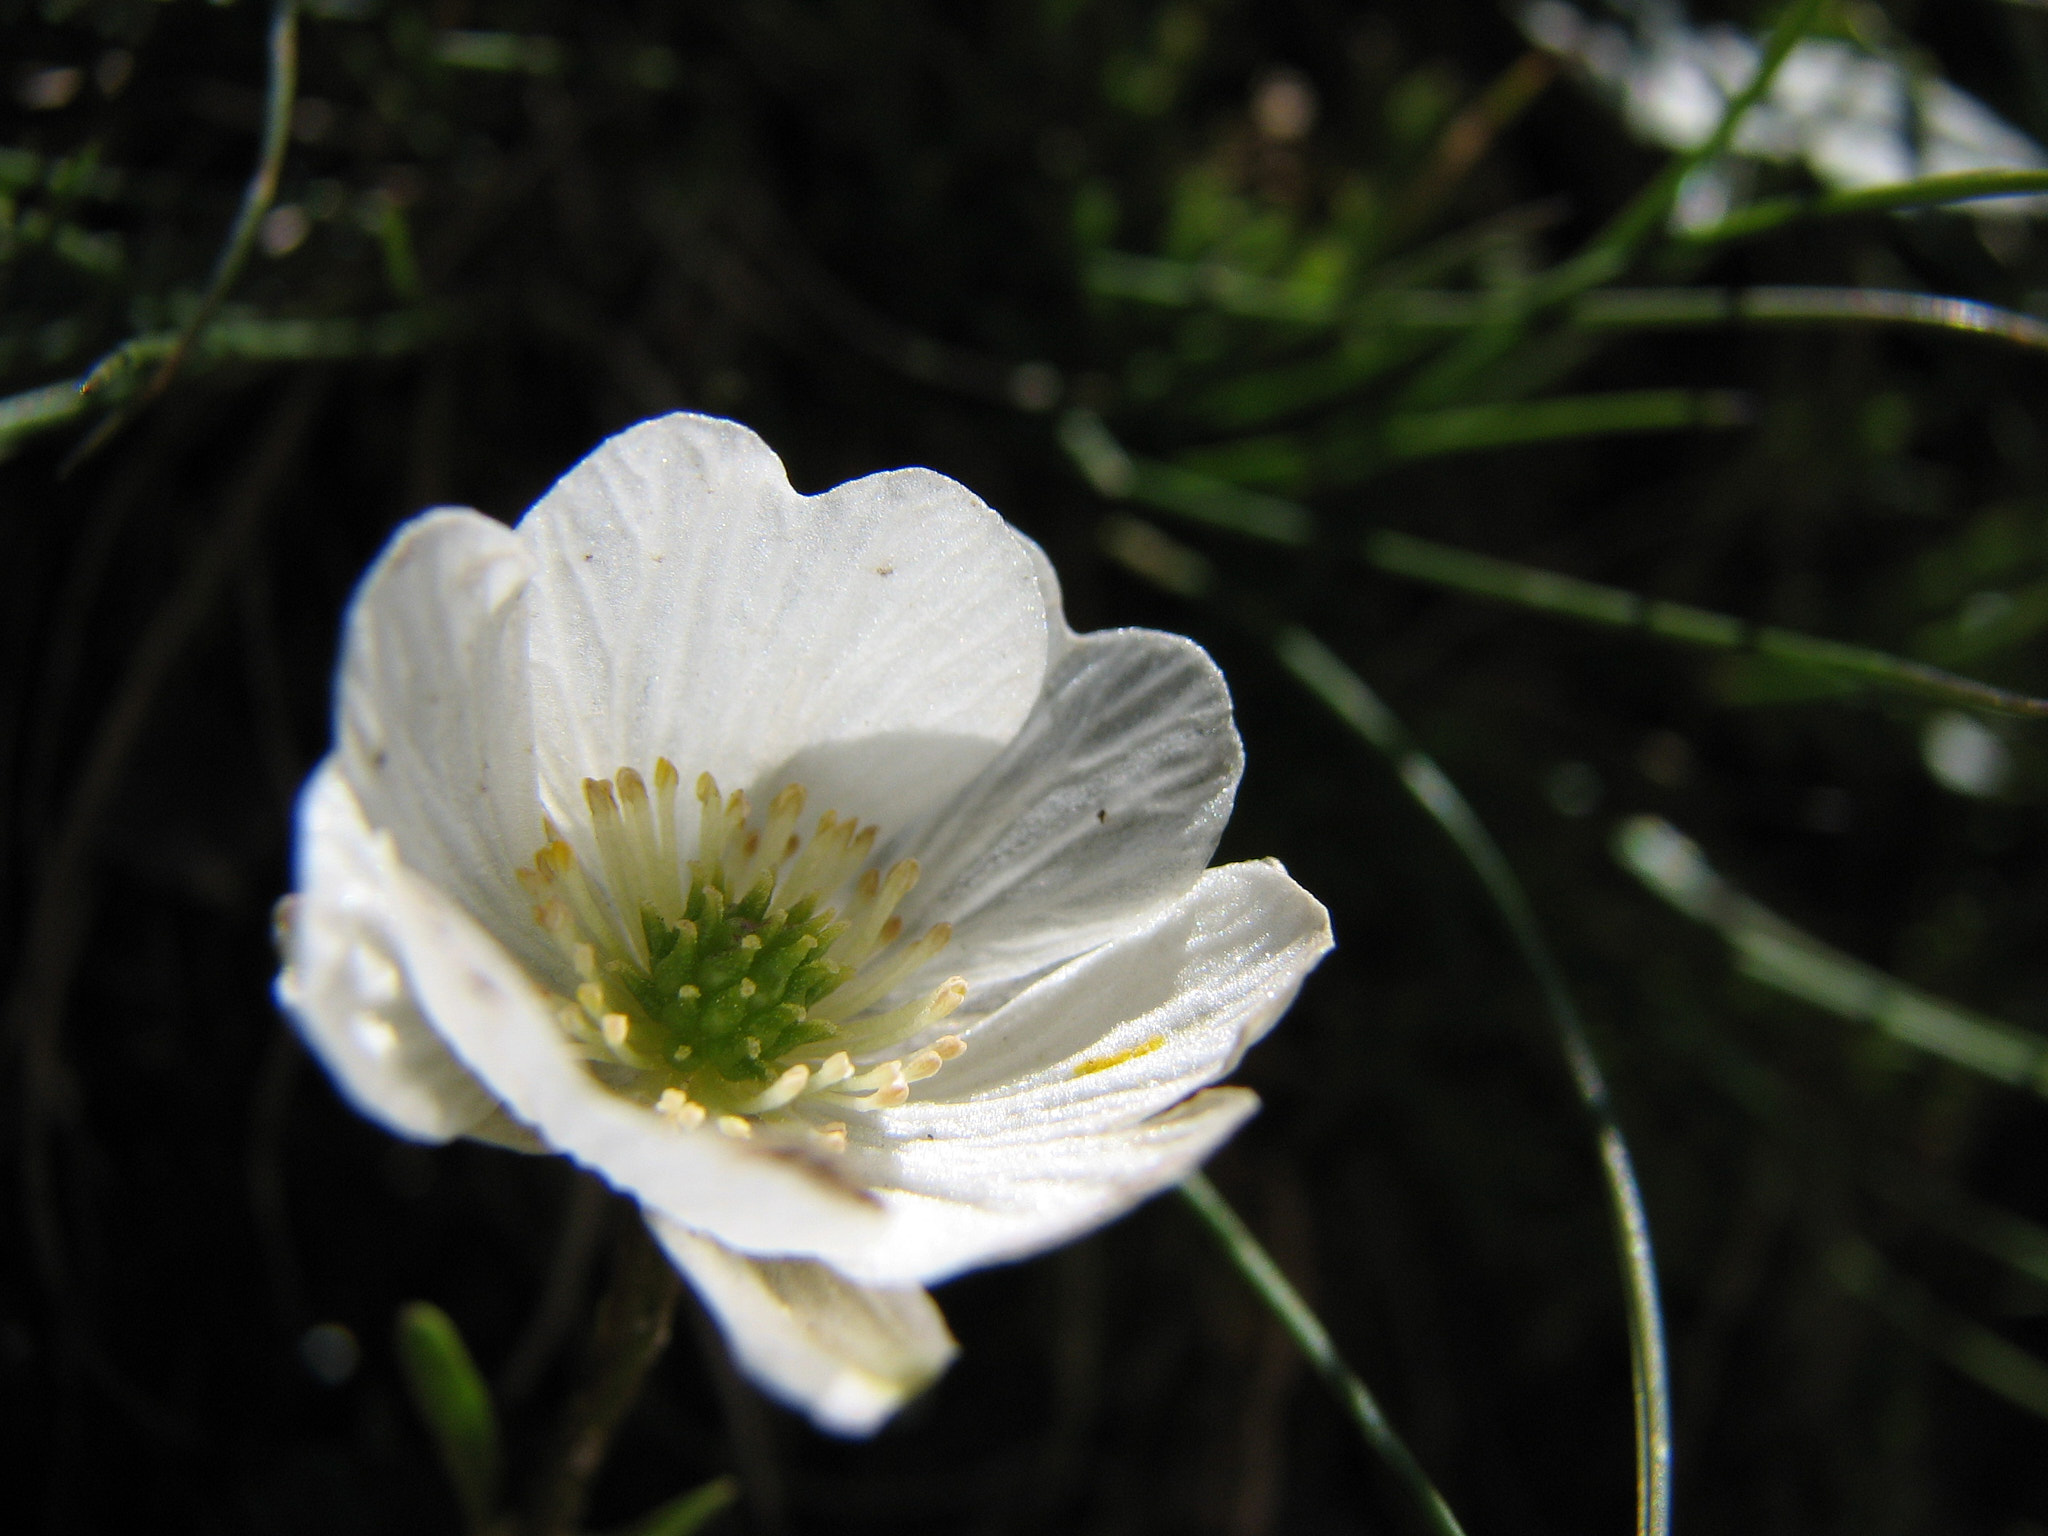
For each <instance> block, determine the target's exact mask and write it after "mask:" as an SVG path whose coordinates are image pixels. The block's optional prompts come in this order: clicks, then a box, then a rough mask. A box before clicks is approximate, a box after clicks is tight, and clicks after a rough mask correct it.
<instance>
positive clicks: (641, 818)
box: [613, 768, 683, 923]
mask: <svg viewBox="0 0 2048 1536" xmlns="http://www.w3.org/2000/svg"><path fill="white" fill-rule="evenodd" d="M613 782H614V783H615V784H617V785H618V787H619V810H620V811H621V813H622V814H623V815H624V817H625V822H626V831H627V833H628V834H629V835H628V838H627V842H628V845H629V851H630V852H631V854H632V857H633V863H634V865H635V866H636V870H637V873H638V875H639V880H640V888H641V889H642V890H643V891H645V892H646V894H647V898H648V901H649V903H650V904H651V905H652V906H653V907H654V909H655V911H657V912H659V913H660V914H661V916H662V917H664V918H666V919H667V920H668V921H669V922H671V923H673V922H675V921H676V919H678V918H679V917H681V916H682V915H683V890H682V883H681V880H680V879H679V878H678V875H677V871H676V863H675V860H674V859H672V858H671V859H664V858H663V857H662V856H661V855H662V849H661V844H662V842H663V839H662V837H661V834H660V831H659V828H658V826H657V824H656V822H655V819H654V807H653V806H652V805H651V804H649V803H648V799H647V785H646V782H645V781H644V780H642V779H641V777H640V775H639V774H637V773H635V772H634V771H633V770H632V769H631V768H621V769H620V770H619V772H618V775H617V777H616V778H615V779H614V780H613ZM632 915H633V916H635V917H637V916H638V915H639V914H638V913H634V914H632Z"/></svg>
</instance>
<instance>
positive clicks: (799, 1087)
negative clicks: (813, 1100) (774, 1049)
mask: <svg viewBox="0 0 2048 1536" xmlns="http://www.w3.org/2000/svg"><path fill="white" fill-rule="evenodd" d="M810 1080H811V1069H810V1068H809V1067H806V1066H803V1065H801V1064H799V1065H797V1066H794V1067H791V1068H790V1069H789V1070H788V1071H787V1072H785V1073H783V1074H782V1076H780V1077H778V1078H777V1079H776V1080H775V1081H774V1082H773V1083H772V1084H770V1085H769V1086H768V1087H767V1088H766V1089H764V1090H763V1091H762V1092H760V1093H757V1094H755V1095H754V1097H753V1098H751V1099H746V1100H743V1101H742V1102H740V1103H739V1104H737V1105H735V1106H734V1107H735V1108H737V1109H738V1110H740V1111H741V1112H742V1113H744V1114H749V1115H765V1114H766V1113H768V1111H769V1110H771V1109H780V1108H782V1106H783V1105H785V1104H787V1103H789V1102H790V1101H791V1100H792V1099H795V1098H796V1097H797V1096H798V1095H799V1094H801V1093H802V1092H803V1091H804V1085H805V1084H807V1083H809V1082H810Z"/></svg>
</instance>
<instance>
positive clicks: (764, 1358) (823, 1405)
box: [653, 1219, 959, 1435]
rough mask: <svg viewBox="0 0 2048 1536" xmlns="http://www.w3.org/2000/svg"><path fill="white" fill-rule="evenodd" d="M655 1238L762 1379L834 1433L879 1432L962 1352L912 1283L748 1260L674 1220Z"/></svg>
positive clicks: (799, 1262)
mask: <svg viewBox="0 0 2048 1536" xmlns="http://www.w3.org/2000/svg"><path fill="white" fill-rule="evenodd" d="M653 1226H654V1233H655V1235H656V1236H657V1237H658V1238H660V1240H661V1245H662V1247H663V1248H665V1249H667V1250H668V1254H669V1257H670V1258H672V1259H673V1260H674V1261H675V1264H676V1267H677V1268H678V1269H680V1270H681V1271H682V1272H683V1274H684V1275H685V1276H687V1277H688V1279H689V1281H690V1284H691V1285H692V1286H694V1287H695V1288H696V1291H697V1295H698V1296H699V1297H700V1298H701V1299H702V1300H703V1302H704V1305H705V1306H706V1307H707V1308H709V1309H710V1312H711V1315H712V1316H713V1317H714V1318H716V1319H717V1321H718V1326H719V1329H720V1331H721V1332H723V1333H724V1335H725V1340H726V1343H727V1345H728V1346H729V1347H730V1348H731V1350H732V1353H733V1356H734V1358H735V1359H736V1360H737V1361H738V1362H739V1364H740V1367H741V1369H743V1370H744V1371H745V1372H746V1373H747V1374H748V1375H749V1376H750V1377H752V1378H753V1379H754V1381H755V1382H756V1383H758V1384H759V1385H761V1386H762V1387H764V1388H766V1389H767V1390H768V1391H769V1392H771V1393H773V1394H774V1395H775V1396H776V1397H779V1398H781V1399H782V1400H783V1401H784V1402H785V1403H788V1404H789V1405H790V1406H791V1407H793V1408H796V1409H799V1410H801V1411H802V1412H804V1413H806V1414H808V1415H810V1417H811V1419H812V1421H813V1422H815V1423H816V1424H817V1425H818V1427H819V1428H820V1429H825V1430H829V1431H831V1432H832V1433H833V1434H835V1435H871V1434H873V1433H874V1432H875V1431H876V1430H878V1429H880V1428H881V1427H882V1424H883V1423H884V1421H886V1420H887V1419H888V1418H889V1416H890V1415H891V1414H893V1413H894V1412H895V1411H896V1410H897V1409H898V1408H900V1407H901V1406H902V1405H903V1404H904V1403H905V1402H907V1401H908V1400H909V1399H910V1398H912V1397H915V1396H916V1395H917V1394H918V1393H919V1392H922V1391H923V1390H924V1389H925V1388H926V1387H927V1386H929V1385H930V1384H931V1383H932V1382H933V1381H934V1380H936V1379H937V1377H938V1375H939V1373H940V1372H941V1371H943V1370H945V1368H946V1367H947V1366H948V1365H950V1364H951V1363H952V1361H953V1357H954V1356H955V1355H956V1354H958V1353H959V1346H958V1345H957V1344H955V1343H954V1342H953V1335H952V1334H951V1333H950V1332H949V1331H948V1330H947V1328H946V1320H945V1318H944V1317H942V1316H941V1315H940V1313H939V1309H938V1307H937V1306H935V1305H934V1304H933V1302H932V1299H931V1297H930V1296H928V1295H926V1294H925V1293H924V1291H923V1290H921V1289H920V1288H919V1287H917V1286H914V1285H906V1286H887V1287H874V1286H864V1285H856V1284H854V1283H853V1282H852V1281H850V1280H848V1279H846V1278H845V1277H844V1276H843V1275H840V1274H838V1273H837V1272H835V1271H834V1270H832V1269H830V1268H828V1267H827V1266H825V1265H823V1264H819V1263H815V1262H813V1261H810V1260H806V1259H750V1258H747V1257H745V1256H744V1255H741V1254H737V1253H734V1252H733V1251H732V1250H730V1249H728V1248H723V1247H721V1246H720V1245H718V1244H717V1243H714V1242H712V1241H711V1240H710V1239H709V1238H706V1237H702V1236H699V1235H698V1234H697V1233H695V1232H692V1231H690V1230H689V1229H688V1228H685V1227H680V1226H677V1225H676V1224H675V1223H674V1222H672V1221H662V1220H659V1219H657V1220H656V1221H655V1222H654V1223H653Z"/></svg>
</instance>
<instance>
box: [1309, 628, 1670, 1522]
mask: <svg viewBox="0 0 2048 1536" xmlns="http://www.w3.org/2000/svg"><path fill="white" fill-rule="evenodd" d="M1274 652H1275V654H1276V655H1277V656H1278V657H1279V660H1280V663H1281V665H1282V666H1284V667H1285V668H1286V669H1287V670H1288V671H1289V672H1290V673H1292V674H1293V676H1294V677H1295V679H1296V680H1297V681H1299V682H1300V683H1301V684H1302V685H1303V686H1304V687H1306V688H1307V689H1308V690H1309V692H1310V693H1311V694H1313V695H1314V696H1315V697H1316V698H1317V699H1319V700H1321V701H1322V703H1323V704H1324V705H1325V706H1326V707H1327V708H1328V709H1329V710H1330V711H1331V713H1333V714H1334V715H1336V716H1337V718H1338V719H1340V720H1342V721H1343V722H1344V723H1345V724H1346V725H1348V726H1349V727H1351V729H1352V730H1353V731H1354V732H1355V733H1356V734H1357V735H1358V736H1360V737H1361V738H1363V739H1364V740H1365V741H1367V742H1368V743H1370V744H1371V745H1372V746H1373V747H1375V748H1376V749H1378V750H1379V751H1380V753H1381V754H1382V755H1384V756H1385V757H1386V758H1387V759H1388V761H1389V762H1390V763H1392V764H1393V766H1394V768H1395V771H1396V772H1397V773H1398V774H1399V776H1400V779H1401V782H1402V784H1403V785H1404V786H1406V788H1407V790H1408V792H1409V794H1411V795H1412V796H1413V797H1414V798H1415V800H1416V801H1417V802H1418V803H1419V804H1420V805H1421V806H1422V808H1423V809H1424V810H1425V811H1427V812H1428V813H1429V814H1430V816H1431V817H1432V818H1433V819H1434V820H1435V821H1436V823H1437V825H1438V826H1439V827H1441V828H1442V829H1443V830H1444V832H1445V833H1446V835H1448V836H1449V837H1450V839H1451V841H1452V842H1453V843H1454V844H1455V845H1456V846H1457V848H1458V851H1459V852H1460V853H1462V854H1463V855H1464V856H1465V860H1466V862H1467V863H1468V864H1470V865H1471V867H1472V871H1473V873H1474V874H1475V875H1477V876H1478V877H1479V883H1480V884H1481V886H1483V887H1484V888H1485V890H1486V893H1487V895H1488V896H1489V897H1491V898H1492V901H1493V904H1494V907H1495V909H1496V910H1497V911H1498V912H1499V913H1500V916H1501V919H1502V921H1503V923H1504V924H1505V925H1506V927H1507V930H1508V933H1509V936H1510V937H1511V938H1512V939H1513V940H1514V943H1515V947H1516V949H1517V950H1519V951H1520V953H1521V956H1522V960H1523V962H1524V963H1525V964H1526V965H1527V966H1528V967H1529V969H1530V971H1531V972H1532V973H1533V974H1534V975H1535V977H1536V981H1537V985H1538V987H1539V988H1540V989H1541V991H1542V993H1543V999H1544V1003H1545V1005H1546V1007H1547V1008H1548V1010H1549V1013H1550V1017H1551V1023H1552V1024H1553V1026H1554V1027H1555V1029H1556V1031H1557V1036H1558V1043H1559V1045H1560V1047H1561V1048H1562V1050H1563V1052H1564V1057H1565V1061H1566V1064H1567V1065H1568V1067H1569V1068H1570V1070H1571V1076H1572V1082H1573V1086H1574V1087H1575V1088H1576V1089H1577V1090H1578V1096H1579V1101H1580V1104H1581V1105H1582V1106H1583V1107H1584V1109H1585V1111H1586V1113H1587V1115H1588V1117H1589V1118H1590V1120H1591V1121H1592V1124H1593V1128H1594V1136H1595V1140H1596V1142H1597V1144H1598V1147H1599V1152H1600V1164H1601V1170H1602V1172H1603V1174H1604V1175H1605V1178H1606V1185H1607V1195H1608V1204H1609V1208H1610V1213H1611V1216H1612V1220H1613V1223H1614V1239H1615V1248H1616V1253H1617V1257H1618V1258H1619V1260H1620V1264H1621V1273H1622V1283H1623V1287H1624V1289H1625V1291H1626V1294H1627V1297H1628V1335H1629V1361H1630V1368H1631V1375H1632V1377H1633V1379H1634V1388H1635V1405H1636V1510H1637V1521H1636V1528H1637V1531H1638V1533H1639V1536H1666V1533H1668V1532H1669V1530H1670V1528H1671V1380H1670V1367H1669V1361H1668V1351H1667V1348H1666V1345H1665V1340H1664V1318H1663V1311H1662V1307H1661V1305H1660V1303H1659V1300H1658V1291H1657V1265H1656V1257H1655V1254H1654V1251H1653V1249H1652V1247H1651V1242H1650V1223H1649V1215H1648V1213H1647V1212H1646V1211H1645V1210H1644V1208H1643V1197H1642V1189H1641V1187H1640V1185H1639V1184H1638V1183H1637V1181H1636V1176H1635V1168H1634V1163H1633V1160H1632V1159H1631V1158H1630V1156H1629V1151H1628V1143H1627V1142H1626V1141H1625V1140H1624V1138H1623V1137H1622V1134H1621V1127H1620V1125H1619V1124H1618V1123H1617V1122H1616V1120H1615V1118H1614V1106H1613V1103H1612V1101H1611V1099H1610V1098H1609V1096H1608V1092H1607V1080H1606V1076H1605V1074H1604V1073H1603V1072H1602V1071H1601V1070H1600V1063H1599V1060H1598V1059H1597V1058H1596V1057H1595V1056H1594V1054H1593V1045H1592V1041H1591V1039H1590V1038H1589V1037H1588V1035H1587V1033H1586V1026H1585V1020H1584V1019H1583V1018H1582V1017H1581V1016H1580V1014H1579V1009H1578V1004H1577V1003H1576V1002H1575V1001H1574V1000H1573V998H1572V995H1571V991H1570V989H1569V988H1568V987H1567V986H1566V985H1565V980H1564V972H1563V969H1562V968H1561V967H1560V966H1559V965H1558V963H1557V959H1556V957H1555V956H1554V955H1553V954H1552V953H1551V950H1550V943H1549V940H1548V939H1546V938H1545V937H1544V935H1543V929H1542V925H1541V924H1540V923H1538V922H1537V920H1536V911H1535V908H1534V907H1532V906H1531V905H1530V904H1529V898H1528V896H1527V894H1526V893H1525V892H1524V891H1523V889H1522V884H1521V881H1520V880H1518V879H1517V878H1516V877H1515V873H1514V870H1513V868H1512V867H1511V866H1510V865H1509V864H1508V861H1507V856H1506V855H1505V854H1503V853H1502V852H1501V850H1500V845H1499V844H1497V843H1495V842H1494V840H1493V836H1492V834H1491V833H1489V832H1488V831H1487V830H1486V827H1485V824H1484V823H1482V822H1481V821H1480V819H1479V817H1478V814H1477V813H1476V812H1475V811H1474V810H1473V809H1472V807H1471V804H1470V803H1469V802H1468V801H1467V800H1466V799H1465V797H1464V795H1463V794H1462V793H1460V792H1459V790H1458V788H1457V786H1456V785H1455V784H1453V783H1452V782H1451V780H1450V778H1449V777H1448V776H1447V775H1446V774H1445V773H1444V771H1443V770H1442V769H1441V768H1439V767H1438V766H1437V765H1436V763H1435V761H1434V760H1432V759H1431V758H1430V757H1429V756H1428V755H1427V754H1426V753H1424V752H1423V751H1422V750H1421V749H1420V748H1419V747H1418V746H1417V745H1416V744H1415V742H1414V740H1413V738H1411V737H1410V736H1409V734H1408V732H1407V729H1406V727H1404V726H1403V725H1402V724H1401V722H1400V721H1399V720H1398V719H1397V718H1396V717H1395V715H1394V714H1393V712H1392V711H1391V710H1389V709H1388V708H1387V706H1386V705H1385V704H1383V703H1382V702H1381V701H1380V698H1379V696H1378V695H1377V694H1375V693H1374V692H1373V691H1372V689H1371V688H1370V687H1369V686H1368V685H1367V684H1366V682H1365V680H1364V679H1363V678H1362V677H1360V676H1359V675H1358V674H1357V673H1356V672H1354V671H1353V670H1352V669H1351V668H1350V667H1349V666H1348V665H1346V664H1345V662H1344V661H1343V659H1342V658H1341V657H1339V656H1338V655H1337V654H1336V653H1335V652H1334V651H1332V650H1331V649H1330V648H1329V647H1328V646H1326V645H1324V644H1323V643H1322V641H1321V640H1319V639H1317V638H1316V637H1315V636H1314V635H1312V634H1310V633H1309V632H1308V631H1307V630H1305V629H1302V628H1300V627H1299V626H1289V627H1287V628H1285V629H1283V630H1282V631H1281V632H1280V633H1279V635H1278V636H1277V637H1276V638H1275V641H1274Z"/></svg>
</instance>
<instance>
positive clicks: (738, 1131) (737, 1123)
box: [712, 1115, 754, 1141]
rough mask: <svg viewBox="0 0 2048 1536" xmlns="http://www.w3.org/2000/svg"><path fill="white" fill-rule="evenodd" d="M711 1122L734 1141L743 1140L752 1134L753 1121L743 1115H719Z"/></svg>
mask: <svg viewBox="0 0 2048 1536" xmlns="http://www.w3.org/2000/svg"><path fill="white" fill-rule="evenodd" d="M712 1124H713V1125H716V1126H717V1127H718V1129H719V1130H720V1131H722V1132H723V1133H724V1134H725V1135H727V1136H730V1137H731V1138H732V1139H733V1140H734V1141H745V1140H747V1139H748V1138H749V1137H750V1136H752V1135H753V1134H754V1123H753V1122H752V1121H751V1120H749V1119H748V1118H747V1117H746V1116H745V1115H720V1116H719V1117H718V1118H717V1119H716V1120H714V1121H713V1122H712Z"/></svg>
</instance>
